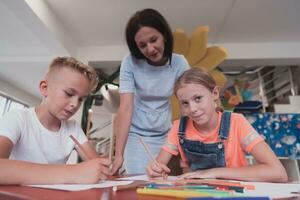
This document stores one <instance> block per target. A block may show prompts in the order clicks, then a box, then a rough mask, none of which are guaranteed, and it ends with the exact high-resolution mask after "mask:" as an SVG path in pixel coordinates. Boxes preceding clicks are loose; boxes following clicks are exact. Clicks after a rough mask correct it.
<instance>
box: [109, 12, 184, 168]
mask: <svg viewBox="0 0 300 200" xmlns="http://www.w3.org/2000/svg"><path fill="white" fill-rule="evenodd" d="M126 41H127V45H128V47H129V50H130V54H129V55H128V56H126V57H125V58H124V59H123V60H122V64H121V70H120V88H119V92H120V107H119V110H118V115H117V131H118V132H117V134H118V137H117V140H116V153H115V159H114V162H113V168H112V174H114V173H116V172H117V170H118V169H119V168H120V167H121V166H122V163H123V155H124V158H125V168H126V171H127V173H129V174H133V173H134V174H137V173H145V168H146V166H147V164H148V163H149V160H148V155H147V154H146V152H145V151H144V149H143V146H142V144H141V143H140V142H139V140H138V138H139V137H142V138H143V140H144V141H145V142H146V143H147V144H148V146H149V148H150V151H151V152H152V153H153V154H154V155H155V156H156V155H157V154H158V153H159V151H160V148H161V147H162V145H163V142H164V141H165V139H166V136H167V133H168V131H169V130H170V128H171V108H170V96H171V95H172V93H173V89H174V84H175V81H176V80H177V78H178V77H179V76H180V75H181V74H182V73H183V72H184V71H185V70H187V69H188V62H187V61H186V59H185V58H184V57H183V56H182V55H178V54H173V53H172V50H173V36H172V32H171V29H170V27H169V25H168V23H167V21H166V20H165V19H164V17H163V16H162V15H161V14H160V13H159V12H158V11H156V10H153V9H144V10H140V11H138V12H136V13H135V14H134V15H133V16H132V17H131V18H130V20H129V21H128V24H127V27H126ZM162 84H163V85H162ZM125 146H126V148H125Z"/></svg>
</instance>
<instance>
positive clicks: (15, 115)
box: [0, 110, 25, 145]
mask: <svg viewBox="0 0 300 200" xmlns="http://www.w3.org/2000/svg"><path fill="white" fill-rule="evenodd" d="M21 112H22V111H19V110H14V111H11V112H8V113H7V114H6V115H5V116H4V117H3V118H2V119H1V120H0V135H1V136H5V137H7V138H8V139H10V140H11V141H12V143H13V144H14V145H15V144H16V143H17V142H18V140H19V138H20V137H21V131H22V130H23V126H24V124H23V123H24V121H25V120H24V119H23V118H22V114H21Z"/></svg>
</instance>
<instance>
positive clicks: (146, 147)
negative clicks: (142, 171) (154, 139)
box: [139, 137, 167, 179]
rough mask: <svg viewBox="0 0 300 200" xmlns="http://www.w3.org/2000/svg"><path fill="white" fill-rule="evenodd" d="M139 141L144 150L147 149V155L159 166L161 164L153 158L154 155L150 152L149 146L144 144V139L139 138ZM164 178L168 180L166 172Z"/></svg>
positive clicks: (163, 174) (163, 173)
mask: <svg viewBox="0 0 300 200" xmlns="http://www.w3.org/2000/svg"><path fill="white" fill-rule="evenodd" d="M139 140H140V142H141V144H142V145H143V146H144V148H145V150H146V152H147V154H148V155H149V157H150V159H151V160H152V161H153V162H155V163H156V164H157V165H158V166H159V165H160V164H159V163H158V162H157V161H156V159H155V158H154V157H153V155H152V153H151V152H150V150H149V148H148V146H147V144H146V143H145V142H144V140H143V138H141V137H139ZM162 177H163V179H167V175H166V173H165V171H163V172H162Z"/></svg>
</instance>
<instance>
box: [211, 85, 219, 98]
mask: <svg viewBox="0 0 300 200" xmlns="http://www.w3.org/2000/svg"><path fill="white" fill-rule="evenodd" d="M212 94H213V97H214V100H218V99H219V98H220V88H219V87H218V86H216V87H215V88H214V89H213V91H212Z"/></svg>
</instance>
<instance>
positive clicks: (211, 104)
mask: <svg viewBox="0 0 300 200" xmlns="http://www.w3.org/2000/svg"><path fill="white" fill-rule="evenodd" d="M176 94H177V98H178V100H179V103H180V109H181V112H182V114H183V115H186V116H189V118H191V119H192V120H193V121H194V123H196V124H197V125H198V126H203V125H206V124H210V122H211V120H212V119H213V118H214V117H215V116H216V115H215V113H216V111H215V101H216V100H217V99H218V98H219V91H218V89H217V88H216V87H215V88H214V89H213V91H209V90H208V89H207V88H206V87H205V86H203V85H200V84H184V85H183V86H182V87H181V88H180V89H178V90H177V92H176Z"/></svg>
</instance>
